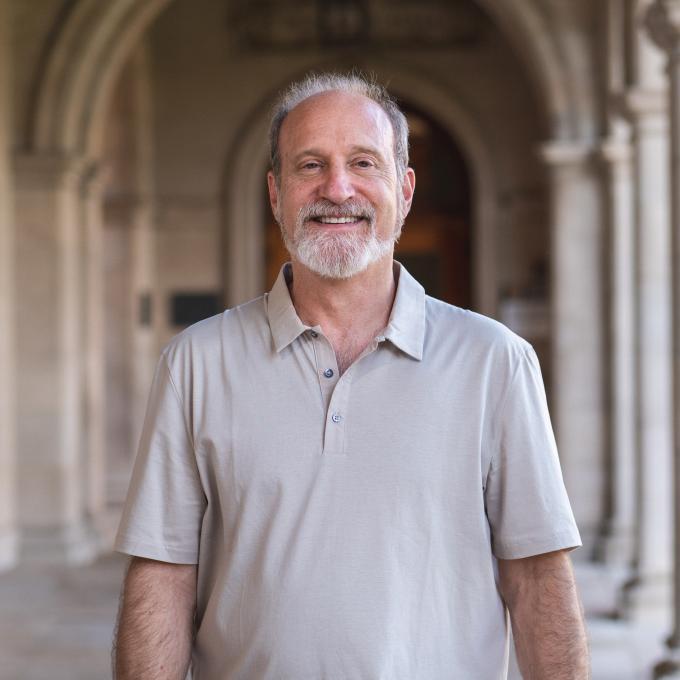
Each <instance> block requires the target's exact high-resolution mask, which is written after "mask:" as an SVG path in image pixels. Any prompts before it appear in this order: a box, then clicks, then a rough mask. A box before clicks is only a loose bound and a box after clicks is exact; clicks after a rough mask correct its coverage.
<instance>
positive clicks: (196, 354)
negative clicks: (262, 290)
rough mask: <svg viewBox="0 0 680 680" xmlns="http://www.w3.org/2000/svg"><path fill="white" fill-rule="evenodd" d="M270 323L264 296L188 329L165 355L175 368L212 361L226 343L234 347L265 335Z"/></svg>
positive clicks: (166, 348) (221, 351)
mask: <svg viewBox="0 0 680 680" xmlns="http://www.w3.org/2000/svg"><path fill="white" fill-rule="evenodd" d="M267 326H268V323H267V316H266V312H265V307H264V296H260V297H258V298H255V299H254V300H250V301H249V302H245V303H243V304H242V305H238V306H237V307H232V308H230V309H226V310H225V311H223V312H222V313H220V314H216V315H215V316H211V317H208V318H207V319H203V321H199V322H198V323H195V324H193V325H191V326H189V327H188V328H185V329H184V330H183V331H182V332H181V333H179V334H178V335H176V336H175V337H174V338H172V340H170V342H169V343H168V344H167V345H166V346H165V347H164V348H163V351H162V355H163V356H164V357H165V359H166V361H167V362H168V365H169V366H170V367H171V368H172V367H173V366H176V365H177V364H186V363H187V362H191V363H196V362H197V361H198V362H200V361H202V360H206V359H208V360H209V359H211V358H213V357H219V356H220V355H221V354H222V353H223V351H224V348H225V345H228V346H230V347H231V348H232V349H233V348H234V347H238V345H239V344H244V345H245V344H246V343H247V342H248V340H249V339H253V338H255V337H258V336H262V334H263V332H264V329H265V328H266V327H267Z"/></svg>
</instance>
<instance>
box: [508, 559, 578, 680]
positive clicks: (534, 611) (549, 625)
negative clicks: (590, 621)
mask: <svg viewBox="0 0 680 680" xmlns="http://www.w3.org/2000/svg"><path fill="white" fill-rule="evenodd" d="M521 563H524V564H521ZM504 572H505V573H504ZM501 588H502V591H503V596H504V598H505V600H506V603H507V605H508V609H509V611H510V618H511V621H512V631H513V637H514V640H515V649H516V651H517V660H518V663H519V667H520V670H521V672H522V676H523V678H524V680H587V679H588V678H589V677H590V660H589V653H588V642H587V637H586V632H585V626H584V622H583V614H582V610H581V605H580V602H579V598H578V593H577V591H576V584H575V581H574V575H573V570H572V568H571V562H570V560H569V557H568V556H567V555H566V554H565V553H550V554H547V555H539V556H536V557H533V558H527V560H508V561H505V562H504V564H503V565H502V567H501Z"/></svg>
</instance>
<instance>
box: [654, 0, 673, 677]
mask: <svg viewBox="0 0 680 680" xmlns="http://www.w3.org/2000/svg"><path fill="white" fill-rule="evenodd" d="M647 25H648V27H649V30H650V34H651V36H652V38H653V39H654V40H655V41H656V42H657V43H658V44H659V45H660V46H661V47H662V48H663V49H664V50H665V51H666V52H667V55H668V74H669V80H670V93H669V94H670V97H669V99H670V128H671V148H670V175H671V185H670V186H671V191H670V212H671V230H670V231H671V239H670V240H671V249H670V252H671V257H672V266H671V271H672V289H671V290H672V330H673V332H672V337H673V371H672V376H673V415H674V418H673V423H674V428H673V453H674V456H673V462H674V475H673V491H674V510H675V512H674V520H675V523H674V545H675V551H674V558H675V572H674V598H673V619H674V627H673V633H672V635H671V636H670V638H669V639H668V648H669V654H668V658H667V659H666V660H665V661H663V662H662V663H660V664H658V665H657V667H656V668H655V677H657V678H659V677H674V678H680V0H656V1H655V2H654V4H653V5H652V6H651V8H650V9H649V11H648V13H647Z"/></svg>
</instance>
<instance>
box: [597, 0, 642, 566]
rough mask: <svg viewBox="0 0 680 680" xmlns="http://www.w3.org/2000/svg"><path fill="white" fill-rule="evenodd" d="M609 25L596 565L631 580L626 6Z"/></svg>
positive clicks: (616, 1)
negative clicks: (604, 373)
mask: <svg viewBox="0 0 680 680" xmlns="http://www.w3.org/2000/svg"><path fill="white" fill-rule="evenodd" d="M601 11H602V12H603V19H604V23H605V25H606V28H607V30H606V44H605V48H604V54H605V56H606V85H607V95H608V98H607V131H606V137H605V139H604V140H603V141H602V143H601V145H600V160H601V163H602V168H603V170H604V177H603V179H604V183H605V187H606V196H605V198H606V210H605V214H606V220H605V223H606V225H607V236H606V242H607V248H606V253H607V259H606V270H607V279H608V285H607V295H606V297H607V300H608V303H609V319H608V321H609V324H608V327H607V331H608V332H607V337H606V341H605V344H606V346H607V347H610V348H611V352H610V355H609V362H608V364H607V368H608V371H609V373H608V380H607V388H608V395H607V402H608V403H609V405H610V407H609V419H608V422H609V428H608V431H607V439H606V463H607V464H606V466H605V467H606V487H605V489H604V493H605V499H604V502H605V507H604V511H605V514H604V517H603V521H602V527H601V535H600V540H599V544H598V546H597V550H596V557H597V558H598V560H599V561H601V562H604V563H605V564H607V565H608V566H609V567H613V566H615V567H617V568H619V569H620V576H624V575H625V574H626V572H627V571H628V570H629V568H630V564H631V561H632V557H633V528H634V526H635V512H636V503H635V501H636V498H635V465H636V458H635V258H634V252H635V244H634V216H633V205H634V204H633V164H632V160H633V154H632V145H631V126H630V123H629V122H628V121H627V120H626V118H625V114H626V111H625V108H624V107H622V106H621V94H622V92H623V90H624V88H625V83H626V73H625V71H626V67H625V49H626V48H625V38H626V34H625V25H626V20H625V4H624V0H607V2H606V3H604V4H603V5H602V9H601Z"/></svg>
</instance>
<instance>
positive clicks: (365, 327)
mask: <svg viewBox="0 0 680 680" xmlns="http://www.w3.org/2000/svg"><path fill="white" fill-rule="evenodd" d="M396 290H397V286H396V282H395V280H394V273H393V268H392V254H391V253H390V255H389V256H388V257H384V258H382V259H381V260H379V261H378V262H375V263H373V264H372V265H370V266H369V267H368V268H367V269H366V270H365V271H363V272H361V273H360V274H357V275H356V276H352V277H351V278H349V279H326V278H323V277H321V276H319V275H318V274H315V273H314V272H312V271H310V270H309V269H307V268H306V267H305V266H303V265H301V264H300V263H298V262H295V261H294V262H293V284H292V287H291V298H292V300H293V305H294V306H295V311H296V312H297V313H298V316H299V317H300V319H301V320H302V321H303V322H304V323H305V324H307V325H309V326H317V325H318V326H321V328H322V329H323V332H324V334H325V335H326V336H327V337H328V338H329V339H330V341H331V342H332V344H333V346H334V347H335V349H336V352H337V351H338V350H342V349H343V347H344V346H346V345H347V344H348V342H350V341H351V342H350V344H351V345H352V346H358V345H363V346H365V345H366V344H368V342H370V340H371V339H372V338H373V337H374V336H375V334H376V333H377V332H378V331H380V330H382V329H383V328H385V326H387V322H388V321H389V316H390V311H391V310H392V304H393V302H394V296H395V293H396Z"/></svg>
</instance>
